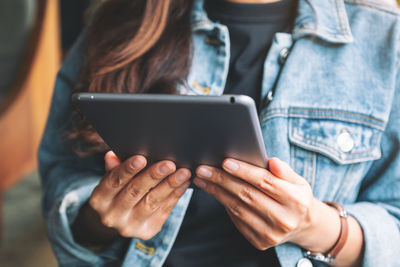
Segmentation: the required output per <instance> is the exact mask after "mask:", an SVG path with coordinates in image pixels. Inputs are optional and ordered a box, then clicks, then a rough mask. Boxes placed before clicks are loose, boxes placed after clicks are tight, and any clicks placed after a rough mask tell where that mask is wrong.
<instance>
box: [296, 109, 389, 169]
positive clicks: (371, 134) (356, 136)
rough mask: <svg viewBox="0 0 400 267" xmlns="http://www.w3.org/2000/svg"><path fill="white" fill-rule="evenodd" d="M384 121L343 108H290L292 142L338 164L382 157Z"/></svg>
mask: <svg viewBox="0 0 400 267" xmlns="http://www.w3.org/2000/svg"><path fill="white" fill-rule="evenodd" d="M383 128H384V122H383V121H381V120H379V119H376V118H374V117H371V116H367V115H364V114H358V113H352V112H347V111H342V110H332V109H329V110H324V109H307V108H291V110H290V117H289V141H290V143H291V144H292V145H296V146H298V147H301V148H303V149H306V150H308V151H312V152H316V153H317V154H321V155H323V156H325V157H328V158H329V159H331V160H333V161H334V162H336V163H338V164H352V163H359V162H365V161H370V160H376V159H379V158H380V157H381V149H380V139H381V135H382V130H383Z"/></svg>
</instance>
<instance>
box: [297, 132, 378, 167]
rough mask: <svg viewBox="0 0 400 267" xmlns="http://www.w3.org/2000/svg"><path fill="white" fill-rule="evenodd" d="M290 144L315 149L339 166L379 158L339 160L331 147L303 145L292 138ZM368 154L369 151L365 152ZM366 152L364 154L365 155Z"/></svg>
mask: <svg viewBox="0 0 400 267" xmlns="http://www.w3.org/2000/svg"><path fill="white" fill-rule="evenodd" d="M291 140H292V142H293V141H295V143H294V144H295V145H297V146H300V147H301V148H303V149H310V148H312V149H315V150H316V151H317V152H319V154H322V155H325V156H326V157H328V158H330V159H333V160H334V161H336V162H339V163H340V164H352V163H359V162H364V161H369V160H376V159H378V158H379V157H380V155H372V156H370V155H367V156H364V157H349V158H346V159H343V158H340V157H339V156H338V155H337V154H336V153H334V152H333V150H332V149H331V147H329V146H326V145H324V147H321V146H318V144H317V143H316V144H317V145H315V144H310V143H305V142H302V140H299V139H296V138H295V137H293V136H292V138H291ZM367 152H369V151H367ZM367 152H366V153H367Z"/></svg>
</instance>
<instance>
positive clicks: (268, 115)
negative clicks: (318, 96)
mask: <svg viewBox="0 0 400 267" xmlns="http://www.w3.org/2000/svg"><path fill="white" fill-rule="evenodd" d="M289 109H290V111H284V110H285V109H282V108H275V109H270V110H268V111H267V112H265V113H263V114H262V115H261V117H262V119H261V122H266V121H267V120H269V119H272V118H275V117H287V116H290V117H296V118H315V119H317V118H323V119H336V120H344V121H347V122H353V123H359V124H362V125H367V126H371V127H373V128H376V129H378V130H384V129H385V126H386V121H384V120H381V119H378V118H375V117H372V116H369V115H365V114H361V113H355V112H349V111H343V110H336V109H328V110H325V109H308V108H289ZM291 110H293V111H296V110H298V111H305V112H309V113H315V112H317V113H318V114H299V113H293V112H291ZM326 113H341V114H346V115H352V116H357V117H361V118H365V119H368V120H372V122H370V121H365V120H362V119H358V118H349V117H346V116H339V115H337V114H336V115H327V114H326ZM373 121H375V122H376V123H374V122H373Z"/></svg>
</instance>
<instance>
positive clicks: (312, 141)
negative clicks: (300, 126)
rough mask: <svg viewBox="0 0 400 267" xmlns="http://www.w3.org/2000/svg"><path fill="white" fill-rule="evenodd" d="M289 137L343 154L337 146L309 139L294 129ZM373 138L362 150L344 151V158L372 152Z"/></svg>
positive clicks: (374, 143) (352, 157)
mask: <svg viewBox="0 0 400 267" xmlns="http://www.w3.org/2000/svg"><path fill="white" fill-rule="evenodd" d="M291 137H292V139H293V140H295V141H298V142H300V143H304V144H305V145H308V144H310V145H314V144H315V145H320V146H319V147H321V146H323V147H326V148H327V149H326V150H330V151H331V153H332V154H335V155H337V156H338V157H340V155H342V154H344V153H343V152H342V151H340V150H339V149H337V148H334V147H332V146H330V145H328V144H325V143H322V142H320V141H317V140H314V139H310V138H308V137H306V136H303V135H299V134H298V133H297V132H296V131H294V130H293V133H292V135H291ZM375 139H376V138H374V140H373V143H372V144H371V146H370V147H369V148H366V149H364V150H359V151H357V152H351V153H345V154H346V155H347V157H346V158H348V159H354V158H356V157H357V156H359V155H362V154H367V153H371V152H373V151H374V147H376V144H377V143H376V140H375ZM303 140H305V141H308V142H304V141H303ZM321 149H322V148H321Z"/></svg>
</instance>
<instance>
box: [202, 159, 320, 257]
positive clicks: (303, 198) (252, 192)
mask: <svg viewBox="0 0 400 267" xmlns="http://www.w3.org/2000/svg"><path fill="white" fill-rule="evenodd" d="M268 165H269V169H270V170H269V171H268V170H266V169H263V168H259V167H256V166H253V165H250V164H247V163H245V162H242V161H238V160H234V159H226V160H225V161H224V162H223V164H222V167H223V170H221V169H218V168H214V167H211V166H204V165H203V166H199V167H198V168H197V170H196V174H197V177H196V178H195V179H194V183H195V184H196V185H197V186H198V187H200V188H202V189H203V190H205V191H206V192H207V193H209V194H211V195H212V196H214V197H215V198H216V199H217V200H218V201H219V202H221V204H222V205H224V206H225V208H226V210H227V212H228V214H229V216H230V218H231V219H232V221H233V223H234V224H235V225H236V227H237V228H238V230H239V231H240V232H241V233H242V234H243V235H244V236H245V237H246V238H247V240H248V241H249V242H250V243H252V244H253V246H255V247H256V248H257V249H260V250H265V249H267V248H270V247H272V246H276V245H278V244H281V243H285V242H293V243H296V244H299V245H300V244H301V241H302V239H303V238H304V236H307V232H308V231H309V230H310V228H311V225H312V221H313V212H314V205H315V202H316V200H315V198H314V197H313V194H312V189H311V187H310V185H309V184H308V183H307V181H306V180H305V179H304V178H302V177H301V176H299V175H298V174H297V173H296V172H294V171H293V170H292V169H291V168H290V166H289V165H288V164H287V163H285V162H283V161H281V160H279V159H277V158H271V159H269V162H268Z"/></svg>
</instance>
